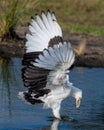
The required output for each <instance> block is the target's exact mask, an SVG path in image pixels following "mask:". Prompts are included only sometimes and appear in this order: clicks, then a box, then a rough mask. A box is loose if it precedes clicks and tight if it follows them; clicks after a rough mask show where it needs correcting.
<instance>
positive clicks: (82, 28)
mask: <svg viewBox="0 0 104 130" xmlns="http://www.w3.org/2000/svg"><path fill="white" fill-rule="evenodd" d="M37 5H38V6H37ZM36 7H37V8H36ZM103 8H104V1H103V0H57V1H56V0H40V1H39V0H24V1H22V0H0V39H1V40H3V39H5V38H10V37H15V36H16V34H15V32H14V28H15V26H16V25H17V23H23V24H24V23H26V22H28V21H29V18H30V16H31V15H32V16H34V15H35V13H36V12H39V13H40V11H41V10H47V9H50V10H52V11H55V12H56V14H57V17H58V21H59V23H60V25H61V26H62V29H63V30H66V31H70V32H76V33H82V32H84V33H89V34H93V35H103V36H104V9H103Z"/></svg>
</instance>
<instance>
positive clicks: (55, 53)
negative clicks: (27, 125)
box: [32, 42, 75, 89]
mask: <svg viewBox="0 0 104 130" xmlns="http://www.w3.org/2000/svg"><path fill="white" fill-rule="evenodd" d="M74 60H75V54H74V52H73V49H72V47H71V45H70V43H67V42H64V43H61V42H60V43H59V44H57V45H54V46H53V47H50V48H49V49H47V50H44V51H43V53H42V54H40V55H39V57H38V58H37V59H36V60H35V62H32V64H33V65H34V66H36V67H39V68H43V69H45V70H50V72H49V74H48V76H47V86H50V85H51V86H52V85H53V86H54V85H57V86H61V85H62V86H63V84H66V83H67V82H68V79H67V72H68V70H70V67H71V66H72V64H73V63H74ZM47 88H50V87H47ZM50 89H53V88H50Z"/></svg>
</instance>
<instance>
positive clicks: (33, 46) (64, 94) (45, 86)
mask: <svg viewBox="0 0 104 130" xmlns="http://www.w3.org/2000/svg"><path fill="white" fill-rule="evenodd" d="M25 47H26V51H25V54H24V56H23V60H22V65H23V68H22V79H23V83H24V86H25V87H26V88H27V91H24V92H19V96H20V97H21V98H22V99H23V100H25V101H26V102H28V103H29V104H32V105H36V104H43V108H45V109H48V108H50V109H52V113H53V115H54V117H55V118H57V119H60V120H61V119H62V116H61V114H60V109H61V103H62V101H63V100H65V99H66V98H68V97H73V98H74V99H75V101H76V107H77V108H79V106H80V103H81V100H82V90H81V89H79V88H77V87H75V86H74V85H73V83H71V82H70V81H69V74H70V71H71V69H72V68H73V66H74V62H75V52H74V49H73V48H72V45H71V43H70V42H68V41H65V40H64V39H63V34H62V29H61V27H60V25H59V23H58V21H57V19H56V14H55V12H52V11H50V10H47V11H46V12H45V11H42V12H41V14H40V15H38V14H36V15H35V17H31V22H30V24H29V32H28V33H27V34H26V43H25Z"/></svg>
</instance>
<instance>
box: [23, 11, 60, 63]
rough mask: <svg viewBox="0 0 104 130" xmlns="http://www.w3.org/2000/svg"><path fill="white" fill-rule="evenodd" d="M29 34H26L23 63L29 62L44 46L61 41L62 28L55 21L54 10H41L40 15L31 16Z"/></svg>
mask: <svg viewBox="0 0 104 130" xmlns="http://www.w3.org/2000/svg"><path fill="white" fill-rule="evenodd" d="M29 31H30V33H29V34H26V40H27V41H26V45H25V46H26V54H24V57H23V65H27V64H29V63H30V62H31V61H33V60H34V59H35V58H37V57H38V55H39V54H40V53H41V52H42V51H43V50H44V49H46V48H48V47H50V46H51V47H52V46H54V45H55V44H58V41H60V42H63V38H62V30H61V28H60V26H59V24H58V22H57V19H56V16H55V13H54V12H52V13H51V12H50V11H49V10H48V11H47V14H45V13H44V12H43V11H42V13H41V16H39V15H36V17H35V19H33V18H32V21H31V24H30V25H29Z"/></svg>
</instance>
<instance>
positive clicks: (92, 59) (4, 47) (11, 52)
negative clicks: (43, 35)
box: [0, 31, 104, 68]
mask: <svg viewBox="0 0 104 130" xmlns="http://www.w3.org/2000/svg"><path fill="white" fill-rule="evenodd" d="M18 35H19V36H20V37H21V38H22V39H25V33H23V32H21V33H20V34H19V33H18ZM63 36H64V39H65V40H66V41H70V42H71V44H72V46H73V48H77V47H78V45H79V43H80V41H81V39H83V38H84V39H86V48H85V52H84V54H83V55H81V56H79V57H78V58H77V59H76V60H75V66H81V67H102V68H103V67H104V37H103V36H93V35H88V34H76V33H70V32H68V31H63ZM24 41H25V40H8V42H1V43H0V57H3V58H11V57H20V58H22V57H23V54H24V53H25V46H24V43H25V42H24Z"/></svg>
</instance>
